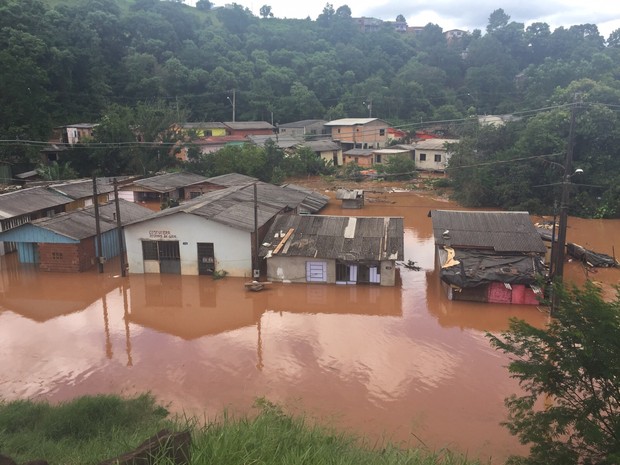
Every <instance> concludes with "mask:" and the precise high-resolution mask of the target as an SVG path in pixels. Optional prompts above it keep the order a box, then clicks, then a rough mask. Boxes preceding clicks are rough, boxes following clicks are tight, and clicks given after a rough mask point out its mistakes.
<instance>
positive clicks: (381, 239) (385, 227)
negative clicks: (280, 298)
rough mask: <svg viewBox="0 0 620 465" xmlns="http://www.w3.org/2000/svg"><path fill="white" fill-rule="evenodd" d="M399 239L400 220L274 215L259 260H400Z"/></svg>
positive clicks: (401, 244) (397, 218) (401, 257)
mask: <svg viewBox="0 0 620 465" xmlns="http://www.w3.org/2000/svg"><path fill="white" fill-rule="evenodd" d="M289 231H291V232H290V234H287V232H289ZM403 235H404V226H403V218H401V217H346V216H323V215H278V216H277V217H276V219H275V221H274V222H273V224H272V226H271V227H270V229H269V232H268V233H267V234H266V236H265V239H264V240H265V242H264V244H263V246H262V247H261V249H260V256H261V257H265V258H269V257H271V256H275V255H277V256H285V257H313V258H331V259H339V260H346V261H359V260H373V261H381V260H402V259H403ZM286 236H288V238H286ZM285 238H286V240H284V239H285Z"/></svg>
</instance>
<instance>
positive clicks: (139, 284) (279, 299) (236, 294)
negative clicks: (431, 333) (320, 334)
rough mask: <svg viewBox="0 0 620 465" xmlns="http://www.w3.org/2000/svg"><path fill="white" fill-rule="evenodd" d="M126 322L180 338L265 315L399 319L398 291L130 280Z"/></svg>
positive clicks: (202, 279) (197, 279) (201, 279)
mask: <svg viewBox="0 0 620 465" xmlns="http://www.w3.org/2000/svg"><path fill="white" fill-rule="evenodd" d="M128 279H129V283H130V288H131V293H130V295H131V299H130V309H129V312H128V318H129V321H131V322H132V323H135V324H138V325H140V326H144V327H148V328H151V329H154V330H156V331H159V332H164V333H168V334H172V335H174V336H178V337H181V338H183V339H187V340H189V339H195V338H199V337H203V336H209V335H215V334H219V333H223V332H226V331H233V330H236V329H240V328H243V327H247V326H254V325H259V324H260V319H261V317H262V315H263V313H265V312H266V311H276V312H290V313H312V314H317V313H329V314H354V315H373V316H401V315H402V308H401V307H402V305H401V290H400V289H399V288H397V287H394V288H378V287H373V286H334V285H322V284H317V285H308V286H301V285H291V284H273V285H271V286H268V288H267V289H266V290H265V291H262V292H248V291H245V290H244V286H243V283H244V281H243V279H241V278H226V279H223V280H213V279H212V278H210V277H206V276H178V275H159V274H145V275H131V276H129V278H128Z"/></svg>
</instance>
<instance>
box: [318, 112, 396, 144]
mask: <svg viewBox="0 0 620 465" xmlns="http://www.w3.org/2000/svg"><path fill="white" fill-rule="evenodd" d="M325 126H326V127H327V128H330V129H331V134H332V140H333V141H334V142H339V143H340V145H341V146H342V150H343V151H345V152H346V151H348V150H350V149H381V148H383V147H385V146H386V145H387V143H388V127H389V124H388V123H386V122H385V121H383V120H381V119H378V118H344V119H337V120H334V121H330V122H328V123H325Z"/></svg>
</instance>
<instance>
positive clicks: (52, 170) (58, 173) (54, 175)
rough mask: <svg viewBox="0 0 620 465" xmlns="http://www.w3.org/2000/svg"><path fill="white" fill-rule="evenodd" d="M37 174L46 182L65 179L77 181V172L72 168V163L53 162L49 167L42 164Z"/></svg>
mask: <svg viewBox="0 0 620 465" xmlns="http://www.w3.org/2000/svg"><path fill="white" fill-rule="evenodd" d="M37 173H39V176H41V177H42V178H43V179H45V180H46V181H60V180H63V179H76V178H77V177H78V176H77V172H76V171H75V170H74V169H73V168H71V163H69V162H66V163H58V162H57V161H53V162H52V163H50V164H49V165H43V164H40V165H39V166H38V167H37Z"/></svg>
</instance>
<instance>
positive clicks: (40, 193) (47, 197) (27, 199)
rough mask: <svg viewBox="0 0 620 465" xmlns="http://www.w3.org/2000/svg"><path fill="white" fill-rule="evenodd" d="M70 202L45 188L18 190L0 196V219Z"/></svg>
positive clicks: (70, 200) (65, 197) (67, 198)
mask: <svg viewBox="0 0 620 465" xmlns="http://www.w3.org/2000/svg"><path fill="white" fill-rule="evenodd" d="M71 202H73V200H72V199H71V198H69V197H67V196H65V195H62V194H60V193H58V192H54V191H50V190H48V189H47V188H45V187H31V188H28V189H20V190H17V191H13V192H8V193H6V194H2V195H0V219H3V220H4V219H8V218H14V217H17V216H21V215H27V214H29V213H34V212H38V211H41V210H46V209H50V208H54V207H58V206H61V205H66V204H68V203H71Z"/></svg>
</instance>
